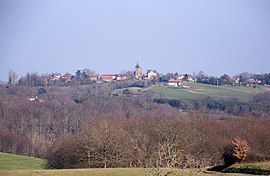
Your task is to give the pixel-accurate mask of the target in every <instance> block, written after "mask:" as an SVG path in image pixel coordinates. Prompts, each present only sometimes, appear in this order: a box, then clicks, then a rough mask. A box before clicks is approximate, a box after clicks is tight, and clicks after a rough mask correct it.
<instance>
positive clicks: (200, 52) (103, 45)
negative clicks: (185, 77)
mask: <svg viewBox="0 0 270 176" xmlns="http://www.w3.org/2000/svg"><path fill="white" fill-rule="evenodd" d="M137 62H139V64H140V65H141V66H142V67H143V68H144V69H145V70H147V69H156V70H157V71H158V72H161V73H168V72H173V73H174V72H178V73H193V71H195V72H199V71H200V70H202V71H204V72H205V73H207V74H208V75H214V76H220V75H222V74H224V73H227V74H229V75H235V74H238V73H241V72H252V73H266V72H267V73H268V72H270V1H269V0H223V1H222V0H203V1H202V0H197V1H194V0H185V1H184V0H0V80H2V81H6V80H7V74H8V71H9V69H11V70H15V71H16V72H17V73H18V74H19V76H23V75H25V74H26V73H27V72H30V73H31V72H34V71H36V72H38V73H39V74H45V73H52V72H60V73H65V72H70V73H74V72H75V71H76V70H77V69H84V68H89V69H91V70H94V71H95V72H96V73H119V72H120V71H122V70H133V69H134V67H135V65H136V63H137Z"/></svg>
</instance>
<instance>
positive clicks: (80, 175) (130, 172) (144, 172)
mask: <svg viewBox="0 0 270 176" xmlns="http://www.w3.org/2000/svg"><path fill="white" fill-rule="evenodd" d="M158 173H161V175H163V174H164V170H163V171H157V169H143V168H107V169H58V170H13V171H10V170H9V171H0V176H8V175H12V176H36V175H40V176H158ZM197 175H200V176H225V175H228V176H235V174H228V173H217V172H201V173H198V172H195V171H194V170H174V171H173V172H172V173H171V174H169V176H197Z"/></svg>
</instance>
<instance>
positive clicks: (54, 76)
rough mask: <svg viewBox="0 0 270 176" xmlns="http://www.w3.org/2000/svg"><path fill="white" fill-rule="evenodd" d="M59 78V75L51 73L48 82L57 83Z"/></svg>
mask: <svg viewBox="0 0 270 176" xmlns="http://www.w3.org/2000/svg"><path fill="white" fill-rule="evenodd" d="M60 78H61V73H52V74H51V75H50V81H58V80H59V79H60Z"/></svg>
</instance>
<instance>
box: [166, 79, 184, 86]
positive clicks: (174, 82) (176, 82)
mask: <svg viewBox="0 0 270 176" xmlns="http://www.w3.org/2000/svg"><path fill="white" fill-rule="evenodd" d="M181 82H182V81H180V80H177V79H170V80H169V81H168V85H169V86H174V87H179V86H180V85H181Z"/></svg>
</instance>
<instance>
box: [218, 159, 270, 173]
mask: <svg viewBox="0 0 270 176" xmlns="http://www.w3.org/2000/svg"><path fill="white" fill-rule="evenodd" d="M222 172H224V173H246V174H257V175H270V162H260V163H241V164H234V165H232V166H230V167H228V168H227V169H225V170H223V171H222Z"/></svg>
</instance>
